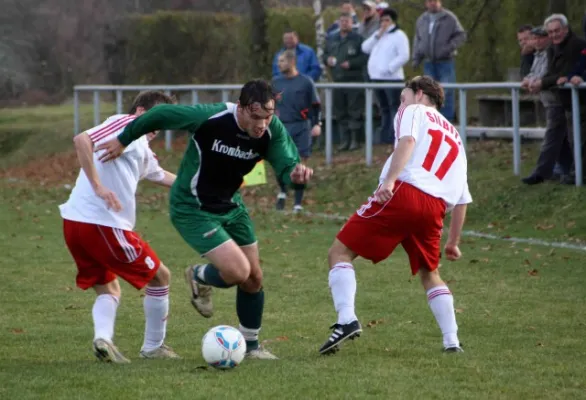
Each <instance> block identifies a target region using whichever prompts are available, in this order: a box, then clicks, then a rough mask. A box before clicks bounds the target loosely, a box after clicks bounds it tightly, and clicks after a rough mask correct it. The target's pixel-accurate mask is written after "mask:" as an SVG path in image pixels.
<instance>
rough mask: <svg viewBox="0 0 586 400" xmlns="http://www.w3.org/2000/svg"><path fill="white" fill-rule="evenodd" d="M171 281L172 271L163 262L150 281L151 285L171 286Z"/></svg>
mask: <svg viewBox="0 0 586 400" xmlns="http://www.w3.org/2000/svg"><path fill="white" fill-rule="evenodd" d="M170 283H171V271H169V268H167V267H166V266H165V264H163V263H161V265H159V269H158V270H157V273H156V274H155V276H154V278H153V279H152V280H151V281H150V282H149V285H150V286H169V284H170Z"/></svg>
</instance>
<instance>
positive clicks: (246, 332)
mask: <svg viewBox="0 0 586 400" xmlns="http://www.w3.org/2000/svg"><path fill="white" fill-rule="evenodd" d="M238 330H239V331H240V333H242V336H243V337H244V340H246V341H247V342H255V341H258V334H259V333H260V328H258V329H251V328H245V327H244V326H242V325H240V327H239V328H238Z"/></svg>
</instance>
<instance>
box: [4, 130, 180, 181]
mask: <svg viewBox="0 0 586 400" xmlns="http://www.w3.org/2000/svg"><path fill="white" fill-rule="evenodd" d="M185 145H186V140H185V138H183V137H181V138H178V139H177V140H175V141H173V152H174V153H175V155H177V154H179V153H180V152H181V154H182V152H183V149H185ZM164 147H165V143H164V141H163V140H157V141H156V142H155V143H153V145H152V148H153V150H154V151H155V152H157V154H158V155H159V156H160V157H159V158H160V159H161V164H162V165H165V163H164V161H165V159H166V158H167V157H170V156H171V155H170V154H169V153H167V154H169V155H167V154H165V153H166V151H165V150H164ZM79 168H80V167H79V162H78V161H77V155H76V153H75V150H73V149H72V150H70V151H67V152H63V153H59V154H55V155H51V156H45V157H39V158H37V159H36V160H33V161H30V162H27V163H25V164H23V165H19V166H15V167H12V168H6V169H2V170H0V179H2V180H16V181H26V182H28V183H34V184H41V185H44V186H57V185H61V184H66V183H69V184H73V183H74V182H75V180H76V179H77V175H78V174H79Z"/></svg>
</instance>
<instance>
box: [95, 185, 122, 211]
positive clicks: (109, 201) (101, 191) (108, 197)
mask: <svg viewBox="0 0 586 400" xmlns="http://www.w3.org/2000/svg"><path fill="white" fill-rule="evenodd" d="M94 192H95V193H96V195H97V196H98V197H99V198H100V199H102V200H104V201H105V202H106V205H107V206H108V209H109V210H113V211H115V212H119V211H120V210H122V205H121V204H120V200H118V196H116V193H114V192H113V191H111V190H110V189H108V188H106V187H104V186H102V185H99V186H97V187H96V188H94Z"/></svg>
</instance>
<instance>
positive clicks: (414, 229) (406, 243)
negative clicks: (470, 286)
mask: <svg viewBox="0 0 586 400" xmlns="http://www.w3.org/2000/svg"><path fill="white" fill-rule="evenodd" d="M445 214H446V203H445V202H444V201H443V200H442V199H439V198H437V197H433V196H430V195H428V194H427V193H424V192H422V191H421V190H419V189H417V188H416V187H414V186H412V185H410V184H408V183H405V182H400V181H398V182H397V183H396V184H395V193H394V195H393V197H392V198H391V199H390V200H389V201H388V202H387V203H385V204H379V203H377V202H376V201H374V198H373V197H370V198H369V199H368V202H366V203H365V204H363V205H362V207H360V209H358V211H356V213H354V215H352V217H350V219H349V220H348V221H347V222H346V224H345V225H344V226H343V227H342V229H341V230H340V232H338V235H337V236H336V237H337V239H338V240H339V241H340V242H342V243H343V244H344V245H345V246H346V247H347V248H349V249H350V250H352V251H353V252H354V253H356V254H358V255H359V256H361V257H363V258H366V259H367V260H371V261H372V262H373V263H375V264H376V263H378V262H380V261H382V260H384V259H385V258H387V257H389V256H390V255H391V253H392V252H393V250H395V248H396V247H397V246H398V245H399V244H401V245H402V246H403V248H404V249H405V251H406V252H407V255H408V256H409V263H410V264H411V272H412V273H413V275H415V274H417V271H419V269H420V268H425V269H427V270H428V271H433V270H435V269H436V268H437V267H438V265H439V259H440V241H441V235H442V227H443V220H444V216H445Z"/></svg>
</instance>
